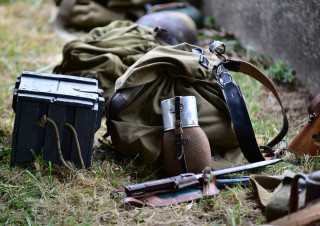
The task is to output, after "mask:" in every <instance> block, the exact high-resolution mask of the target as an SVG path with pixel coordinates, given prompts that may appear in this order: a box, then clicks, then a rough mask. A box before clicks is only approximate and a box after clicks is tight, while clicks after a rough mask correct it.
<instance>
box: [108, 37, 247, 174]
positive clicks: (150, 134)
mask: <svg viewBox="0 0 320 226" xmlns="http://www.w3.org/2000/svg"><path fill="white" fill-rule="evenodd" d="M193 48H200V47H198V46H193V45H190V44H187V43H182V44H180V45H176V46H159V47H156V48H154V49H153V50H151V51H149V52H148V53H146V54H145V55H144V56H143V57H141V58H140V59H139V60H138V61H137V62H136V63H135V64H133V65H132V66H131V67H130V68H128V70H127V71H126V73H125V74H124V75H123V76H121V77H119V79H117V81H116V87H115V88H116V93H121V94H123V96H124V98H125V99H126V104H125V105H124V106H122V108H121V110H120V111H119V112H118V113H117V114H116V115H114V116H112V115H113V113H112V110H113V109H112V108H113V106H114V105H113V104H114V103H113V99H112V98H111V99H110V100H109V103H108V105H107V112H108V131H109V132H110V133H111V139H112V143H113V144H114V145H115V147H116V149H117V150H118V151H120V152H122V153H124V154H128V155H133V156H135V155H139V156H140V157H141V158H142V159H143V161H144V162H145V163H149V164H153V163H155V162H158V160H159V158H160V155H161V151H162V138H163V121H162V112H161V104H160V102H161V101H162V100H165V99H169V98H172V97H174V96H195V97H196V100H197V108H198V118H199V125H200V127H201V128H202V129H203V130H204V132H205V134H206V135H207V137H208V139H209V143H210V146H211V150H212V153H213V154H214V155H215V156H216V160H214V161H213V165H212V167H213V168H215V169H219V168H223V167H228V166H231V165H234V164H239V163H240V162H241V161H242V160H243V154H242V152H241V150H240V148H239V145H238V142H237V139H236V136H235V133H234V130H233V127H232V123H231V119H230V116H229V112H228V109H227V106H226V104H225V101H224V98H223V94H222V92H221V88H220V86H219V85H218V84H217V82H216V79H215V78H212V73H211V69H212V66H213V65H214V64H215V63H216V61H217V58H216V56H215V55H213V54H211V53H209V50H207V49H206V50H205V54H204V56H205V57H206V58H207V59H208V60H209V62H210V68H209V69H207V68H206V67H204V66H202V65H200V64H199V57H200V55H199V54H197V53H192V52H190V50H191V49H193ZM168 161H170V160H168Z"/></svg>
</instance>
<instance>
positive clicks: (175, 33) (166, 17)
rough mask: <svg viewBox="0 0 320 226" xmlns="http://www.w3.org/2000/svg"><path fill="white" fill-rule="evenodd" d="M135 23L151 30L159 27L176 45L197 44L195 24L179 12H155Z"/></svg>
mask: <svg viewBox="0 0 320 226" xmlns="http://www.w3.org/2000/svg"><path fill="white" fill-rule="evenodd" d="M136 23H137V24H141V25H144V26H147V27H152V28H157V27H160V28H161V29H164V30H166V31H167V32H168V34H169V35H170V36H172V37H173V38H175V39H176V41H177V42H178V43H182V42H187V43H190V44H197V41H198V40H197V28H196V25H195V23H194V22H193V20H192V19H191V18H190V17H188V16H187V15H185V14H183V13H180V12H173V11H161V12H155V13H151V14H147V15H144V16H142V17H140V18H139V19H138V20H137V21H136ZM169 44H172V43H169Z"/></svg>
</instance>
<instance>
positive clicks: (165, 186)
mask: <svg viewBox="0 0 320 226" xmlns="http://www.w3.org/2000/svg"><path fill="white" fill-rule="evenodd" d="M280 161H282V159H281V158H280V159H272V160H265V161H260V162H255V163H250V164H246V165H242V166H236V167H231V168H226V169H221V170H213V171H211V172H210V176H211V179H215V177H218V176H222V175H227V174H230V173H237V172H242V171H246V170H250V169H256V168H260V167H264V166H267V165H271V164H275V163H278V162H280ZM202 180H203V173H199V174H194V173H183V174H180V175H178V176H175V177H169V178H165V179H160V180H154V181H148V182H144V183H141V184H133V185H127V186H125V193H126V194H127V195H128V196H131V197H141V196H144V195H146V194H148V193H159V192H161V191H172V190H180V189H183V188H188V187H192V186H195V185H199V184H201V182H202Z"/></svg>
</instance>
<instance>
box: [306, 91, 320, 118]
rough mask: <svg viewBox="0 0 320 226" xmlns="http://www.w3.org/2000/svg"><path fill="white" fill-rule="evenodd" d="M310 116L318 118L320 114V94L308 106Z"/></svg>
mask: <svg viewBox="0 0 320 226" xmlns="http://www.w3.org/2000/svg"><path fill="white" fill-rule="evenodd" d="M308 112H309V114H310V115H311V114H314V115H315V116H317V115H318V114H319V113H320V94H318V95H317V96H316V97H315V98H313V99H312V100H311V102H310V104H309V106H308Z"/></svg>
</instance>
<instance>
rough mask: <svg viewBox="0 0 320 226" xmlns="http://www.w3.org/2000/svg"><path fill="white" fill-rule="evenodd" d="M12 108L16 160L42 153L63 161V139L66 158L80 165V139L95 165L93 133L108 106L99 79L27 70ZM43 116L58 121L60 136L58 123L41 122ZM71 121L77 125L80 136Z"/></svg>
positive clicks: (87, 163)
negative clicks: (59, 152) (60, 155)
mask: <svg viewBox="0 0 320 226" xmlns="http://www.w3.org/2000/svg"><path fill="white" fill-rule="evenodd" d="M12 108H13V110H14V112H15V121H14V129H13V134H12V152H11V166H14V165H21V164H27V163H30V162H32V161H34V159H35V156H38V155H43V159H44V160H45V161H51V162H52V163H53V164H61V160H60V158H59V154H58V146H59V145H58V143H57V142H59V144H60V147H61V148H60V150H61V153H62V156H63V158H64V160H65V161H70V162H73V163H74V164H75V165H76V166H77V167H81V162H80V157H79V154H78V151H77V150H78V149H77V145H76V139H77V140H78V141H79V145H80V150H81V156H82V158H83V162H84V164H85V167H86V168H88V167H90V165H91V158H92V152H93V145H94V135H95V133H96V132H97V130H98V129H99V128H100V124H101V118H102V114H103V109H104V98H103V97H102V90H100V89H99V88H98V81H97V80H96V79H91V78H83V77H77V76H70V75H58V74H46V73H37V72H23V73H22V74H21V76H20V77H19V78H18V79H17V80H16V86H15V89H14V93H13V103H12ZM43 116H45V117H46V118H48V119H51V120H52V121H53V122H54V123H55V124H56V126H57V129H58V136H57V133H56V132H55V129H54V126H53V125H50V124H49V123H46V124H45V125H43V126H39V120H40V119H41V118H43ZM66 123H68V124H69V125H71V126H72V127H73V128H74V130H75V131H76V136H75V133H74V132H72V129H70V127H68V126H66V125H67V124H66ZM58 138H59V139H58Z"/></svg>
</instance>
